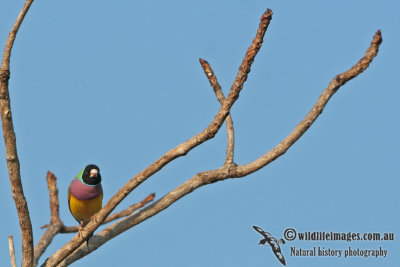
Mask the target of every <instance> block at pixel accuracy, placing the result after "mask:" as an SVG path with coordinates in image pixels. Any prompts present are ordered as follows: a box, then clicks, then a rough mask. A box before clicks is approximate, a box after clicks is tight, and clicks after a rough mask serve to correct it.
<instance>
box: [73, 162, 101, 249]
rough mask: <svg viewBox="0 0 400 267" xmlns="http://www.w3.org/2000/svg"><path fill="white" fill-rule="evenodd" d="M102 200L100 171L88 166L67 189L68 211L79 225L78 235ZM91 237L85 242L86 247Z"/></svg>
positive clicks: (99, 207)
mask: <svg viewBox="0 0 400 267" xmlns="http://www.w3.org/2000/svg"><path fill="white" fill-rule="evenodd" d="M102 200H103V188H102V186H101V175H100V169H99V167H97V166H96V165H94V164H89V165H87V166H86V167H85V168H84V169H82V170H81V171H80V172H79V174H78V175H77V176H76V177H75V179H74V180H73V181H72V182H71V184H70V186H69V188H68V205H69V210H70V212H71V214H72V216H74V218H75V220H77V221H78V223H79V233H80V232H81V230H82V229H83V227H85V226H86V224H87V223H88V222H89V221H90V219H91V218H92V216H93V215H95V214H96V213H97V212H98V211H99V210H100V209H101V207H102ZM92 235H93V234H92ZM92 235H91V236H92ZM91 236H89V237H88V239H87V240H86V245H87V246H89V238H90V237H91Z"/></svg>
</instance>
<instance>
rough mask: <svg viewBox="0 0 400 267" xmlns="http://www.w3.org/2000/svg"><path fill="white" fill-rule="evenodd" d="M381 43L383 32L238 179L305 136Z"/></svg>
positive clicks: (241, 169) (373, 56)
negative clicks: (300, 118) (332, 99)
mask: <svg viewBox="0 0 400 267" xmlns="http://www.w3.org/2000/svg"><path fill="white" fill-rule="evenodd" d="M381 43H382V35H381V31H380V30H378V31H377V32H376V33H375V35H374V37H373V39H372V42H371V45H370V47H369V48H368V49H367V51H366V52H365V55H364V57H363V58H361V59H360V60H359V61H358V62H357V64H355V65H354V66H353V67H352V68H351V69H349V70H348V71H346V72H343V73H342V74H339V75H336V76H335V78H333V80H332V81H331V82H330V83H329V85H328V87H327V88H326V89H325V90H324V91H323V92H322V94H321V96H320V97H319V98H318V101H317V103H315V105H314V106H313V107H312V109H311V110H310V112H309V113H308V114H307V116H306V117H305V118H304V119H303V120H302V121H301V122H300V123H299V124H298V125H297V126H296V128H295V129H294V130H293V131H292V132H291V133H290V134H289V135H288V136H287V137H286V138H285V139H283V140H282V142H280V143H279V144H278V145H277V146H276V147H275V148H273V149H271V150H270V151H268V152H267V153H266V154H264V155H263V156H261V157H260V158H258V159H257V160H255V161H253V162H251V163H249V164H246V165H242V166H238V168H237V171H236V177H243V176H246V175H248V174H250V173H253V172H255V171H257V170H259V169H260V168H262V167H264V166H265V165H267V164H268V163H270V162H272V161H274V160H275V159H276V158H278V157H279V156H281V155H283V154H284V153H285V152H286V151H287V150H288V149H289V148H290V147H291V146H292V145H293V144H294V143H295V142H296V141H297V140H298V139H299V138H300V137H301V136H302V135H303V133H304V132H305V131H307V129H308V128H310V126H311V125H312V124H313V123H314V121H315V120H316V119H317V118H318V116H319V115H320V114H321V113H322V110H323V109H324V108H325V105H326V104H327V103H328V101H329V99H330V98H331V97H332V95H333V94H335V93H336V91H337V90H338V89H339V88H340V86H342V85H344V84H345V83H346V82H348V81H349V80H351V79H353V78H354V77H356V76H357V75H359V74H360V73H362V72H363V71H364V70H366V69H367V68H368V66H369V64H370V63H371V62H372V60H373V59H374V58H375V57H376V55H377V54H378V50H379V46H380V44H381Z"/></svg>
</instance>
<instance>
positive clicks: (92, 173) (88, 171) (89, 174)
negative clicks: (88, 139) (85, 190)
mask: <svg viewBox="0 0 400 267" xmlns="http://www.w3.org/2000/svg"><path fill="white" fill-rule="evenodd" d="M82 180H83V181H84V182H85V183H86V184H88V185H97V184H100V183H101V175H100V169H99V167H97V166H96V165H94V164H89V165H87V166H86V167H85V169H84V170H83V173H82Z"/></svg>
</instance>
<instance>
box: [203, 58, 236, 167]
mask: <svg viewBox="0 0 400 267" xmlns="http://www.w3.org/2000/svg"><path fill="white" fill-rule="evenodd" d="M200 64H201V66H202V67H203V70H204V73H205V74H206V76H207V78H208V81H209V82H210V85H211V87H212V88H213V89H214V93H215V95H216V96H217V99H218V101H219V102H220V103H221V105H222V104H223V103H224V100H225V96H224V93H222V89H221V85H220V84H219V82H218V80H217V77H216V76H215V74H214V71H213V70H212V69H211V66H210V64H209V63H208V62H207V61H206V60H204V59H202V58H200ZM225 121H226V132H227V135H228V141H227V148H226V158H225V164H231V163H233V154H234V147H235V133H234V130H233V120H232V117H231V114H229V115H228V116H227V117H226V119H225Z"/></svg>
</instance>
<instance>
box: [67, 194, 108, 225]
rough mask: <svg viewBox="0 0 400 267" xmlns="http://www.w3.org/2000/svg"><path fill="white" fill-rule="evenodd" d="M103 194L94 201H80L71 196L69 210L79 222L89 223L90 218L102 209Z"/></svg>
mask: <svg viewBox="0 0 400 267" xmlns="http://www.w3.org/2000/svg"><path fill="white" fill-rule="evenodd" d="M102 200H103V194H100V196H98V197H96V198H92V199H87V200H80V199H77V198H75V197H74V196H72V195H71V196H70V199H69V208H70V210H71V213H72V216H74V218H75V219H76V220H77V221H79V222H82V221H83V222H86V221H89V220H90V218H91V217H92V216H93V215H94V214H96V212H98V211H99V210H100V209H101V206H102Z"/></svg>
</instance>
